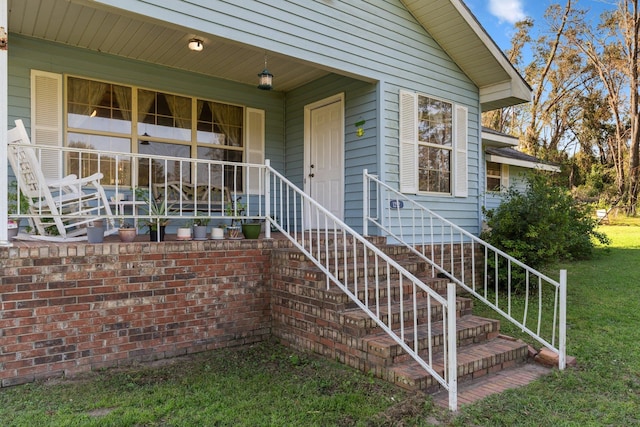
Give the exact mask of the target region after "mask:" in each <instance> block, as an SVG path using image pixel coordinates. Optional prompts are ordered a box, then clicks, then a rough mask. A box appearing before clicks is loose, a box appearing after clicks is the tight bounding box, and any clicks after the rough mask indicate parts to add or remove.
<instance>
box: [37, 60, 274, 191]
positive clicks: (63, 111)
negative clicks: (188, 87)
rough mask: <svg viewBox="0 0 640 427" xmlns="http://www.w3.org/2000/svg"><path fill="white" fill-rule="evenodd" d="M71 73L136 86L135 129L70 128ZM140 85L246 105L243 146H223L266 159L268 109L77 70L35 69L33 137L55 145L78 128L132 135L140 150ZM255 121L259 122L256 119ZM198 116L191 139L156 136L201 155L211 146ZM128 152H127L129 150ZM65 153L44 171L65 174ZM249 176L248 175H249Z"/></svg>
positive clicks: (246, 158) (261, 160)
mask: <svg viewBox="0 0 640 427" xmlns="http://www.w3.org/2000/svg"><path fill="white" fill-rule="evenodd" d="M69 77H75V78H81V79H86V80H93V81H99V82H104V83H109V84H115V85H120V86H127V87H130V88H131V90H132V106H131V107H132V111H131V123H132V126H131V133H130V134H122V133H117V132H98V133H96V132H95V131H90V130H87V129H75V128H69V126H68V123H67V114H68V112H67V107H68V100H67V90H66V87H67V85H66V82H67V79H68V78H69ZM138 89H144V90H149V91H153V92H159V93H166V94H170V95H177V96H182V97H187V98H190V99H191V100H192V104H196V102H197V100H203V101H210V102H218V103H223V104H228V105H234V106H237V107H241V108H242V109H243V116H244V119H243V120H244V121H243V126H242V127H243V129H242V135H243V143H242V147H232V146H220V148H222V149H226V150H236V151H242V158H243V160H242V161H243V162H259V163H264V158H265V155H264V151H265V125H266V122H265V112H264V110H259V109H255V108H249V107H247V106H245V105H241V104H234V103H230V102H226V101H219V100H214V99H208V98H203V97H199V96H191V95H184V94H180V93H172V92H169V91H165V90H160V89H154V88H146V87H142V86H136V85H131V84H125V83H121V82H115V81H108V80H102V79H96V78H92V77H87V76H82V75H76V74H68V73H64V74H60V73H51V72H46V71H40V70H35V69H33V70H31V121H32V124H31V127H32V140H33V142H34V144H39V145H52V146H66V145H67V141H68V137H67V135H68V133H69V132H70V131H71V132H77V133H85V134H99V135H104V136H113V137H117V138H130V139H131V148H130V152H131V153H137V152H138V150H137V147H138V142H139V140H140V139H141V137H142V136H141V135H138V129H137V125H138V112H137V91H138ZM254 121H255V122H254ZM196 127H197V118H193V119H192V129H191V133H192V138H191V141H184V140H173V139H170V138H156V139H154V140H156V141H158V142H166V143H170V144H180V145H186V146H189V147H191V149H190V151H191V158H192V159H193V158H197V149H198V147H201V146H208V145H207V144H203V143H198V141H197V133H196ZM125 154H126V153H125ZM63 157H64V156H62V153H60V155H59V156H54V158H49V160H48V162H46V164H45V163H43V165H42V167H43V172H44V173H45V176H47V177H50V178H59V177H61V176H62V175H63V170H64V168H65V167H66V165H63ZM133 178H134V181H133V182H132V185H136V182H135V179H137V177H136V176H135V175H133ZM245 179H246V177H245ZM249 187H251V188H247V191H250V192H257V191H258V189H257V188H256V187H254V185H253V183H252V184H251V185H250V186H249Z"/></svg>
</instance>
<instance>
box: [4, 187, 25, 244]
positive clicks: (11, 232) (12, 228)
mask: <svg viewBox="0 0 640 427" xmlns="http://www.w3.org/2000/svg"><path fill="white" fill-rule="evenodd" d="M8 202H9V203H8V205H7V213H8V214H9V215H10V216H16V215H20V214H25V213H28V212H29V199H27V196H25V195H24V194H23V193H22V192H21V193H20V201H18V182H17V181H11V183H9V200H8ZM19 227H20V219H18V218H9V219H8V220H7V235H8V238H9V240H11V239H13V238H14V237H16V236H17V235H18V231H19Z"/></svg>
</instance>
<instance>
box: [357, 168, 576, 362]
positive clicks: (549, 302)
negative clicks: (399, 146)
mask: <svg viewBox="0 0 640 427" xmlns="http://www.w3.org/2000/svg"><path fill="white" fill-rule="evenodd" d="M363 186H364V188H363V194H364V203H363V216H364V217H363V226H364V233H363V234H364V235H365V236H366V235H368V234H369V224H372V225H374V226H376V227H378V228H379V229H380V230H382V231H383V232H384V233H385V234H386V235H388V236H389V237H390V238H392V239H394V240H395V241H396V242H397V243H399V244H402V245H405V246H406V247H408V248H410V250H411V251H412V252H413V253H415V254H416V255H418V256H420V257H421V258H423V259H424V260H425V261H426V262H427V263H429V264H430V265H431V268H432V270H433V272H434V274H442V275H445V276H446V277H447V278H448V279H449V280H451V281H452V282H454V283H456V284H458V285H459V286H460V287H462V288H463V289H464V290H466V291H467V292H469V293H471V294H472V295H473V296H474V297H476V298H477V299H478V300H479V301H481V302H482V303H484V304H486V305H487V306H489V307H490V308H492V309H493V310H494V311H496V312H497V313H499V314H500V315H502V316H503V317H504V318H505V319H507V320H508V321H510V322H511V323H513V324H514V325H516V326H517V327H518V328H519V329H521V330H522V331H523V332H525V333H527V334H528V335H530V336H531V337H532V338H533V339H535V340H536V341H538V342H539V343H540V344H542V345H543V346H545V347H547V348H548V349H550V350H552V351H553V352H555V353H556V354H557V355H558V359H559V361H558V365H559V368H560V369H564V368H565V365H566V304H567V302H566V301H567V275H566V270H560V274H559V280H558V281H556V280H554V279H551V278H549V277H548V276H546V275H544V274H543V273H541V272H539V271H537V270H535V269H533V268H531V267H529V266H527V265H525V264H523V263H522V262H520V261H518V260H517V259H515V258H513V257H512V256H510V255H508V254H507V253H505V252H503V251H501V250H500V249H498V248H496V247H494V246H492V245H490V244H488V243H487V242H485V241H483V240H482V239H480V238H478V237H477V236H475V235H473V234H471V233H469V232H467V231H466V230H464V229H463V228H461V227H458V226H457V225H455V224H453V223H452V222H451V221H448V220H447V219H445V218H443V217H442V216H440V215H438V214H437V213H435V212H433V211H431V210H429V209H427V208H426V207H424V206H422V205H421V204H420V203H418V202H416V201H413V200H411V199H409V198H408V197H406V196H405V195H403V194H402V193H400V192H398V191H396V190H395V189H393V188H391V187H390V186H389V185H387V184H385V183H383V182H382V181H380V180H379V179H378V178H377V176H375V175H371V174H369V173H368V171H367V170H364V171H363ZM516 295H517V298H516Z"/></svg>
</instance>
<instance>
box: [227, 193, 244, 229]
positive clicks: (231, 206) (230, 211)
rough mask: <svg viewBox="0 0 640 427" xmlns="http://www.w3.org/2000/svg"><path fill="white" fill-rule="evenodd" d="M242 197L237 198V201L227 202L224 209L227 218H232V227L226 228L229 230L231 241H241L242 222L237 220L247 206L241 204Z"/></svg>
mask: <svg viewBox="0 0 640 427" xmlns="http://www.w3.org/2000/svg"><path fill="white" fill-rule="evenodd" d="M241 198H242V197H236V198H235V200H232V201H230V202H227V203H226V205H225V207H224V213H225V215H226V216H228V217H231V225H227V226H225V229H226V230H227V236H228V237H229V238H230V239H240V238H241V236H240V229H241V227H240V224H241V220H240V219H239V218H237V217H238V216H241V215H242V214H243V213H244V210H245V205H244V204H243V203H241V202H240V199H241Z"/></svg>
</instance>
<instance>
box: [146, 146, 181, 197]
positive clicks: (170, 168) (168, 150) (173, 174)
mask: <svg viewBox="0 0 640 427" xmlns="http://www.w3.org/2000/svg"><path fill="white" fill-rule="evenodd" d="M138 150H139V152H140V154H153V155H159V156H169V157H183V158H185V159H189V158H191V147H190V146H189V145H179V144H165V143H162V142H149V143H147V144H139V148H138ZM149 177H151V182H152V183H156V182H164V181H165V177H166V180H167V181H182V182H191V167H190V162H181V161H177V160H161V159H151V163H149V160H148V159H147V160H144V159H140V164H139V165H138V185H140V186H143V187H144V186H148V185H149Z"/></svg>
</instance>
